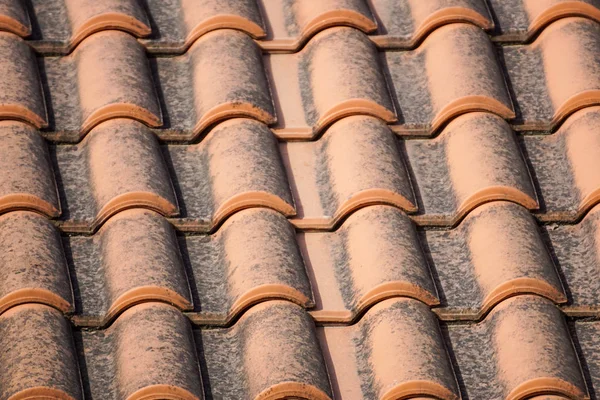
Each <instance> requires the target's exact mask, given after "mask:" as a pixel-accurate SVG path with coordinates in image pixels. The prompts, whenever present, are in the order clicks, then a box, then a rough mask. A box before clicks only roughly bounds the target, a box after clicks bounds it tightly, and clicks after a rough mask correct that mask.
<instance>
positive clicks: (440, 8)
mask: <svg viewBox="0 0 600 400" xmlns="http://www.w3.org/2000/svg"><path fill="white" fill-rule="evenodd" d="M370 4H371V5H372V9H373V12H374V14H375V16H376V19H377V25H378V28H377V32H376V33H375V34H374V35H373V36H371V39H372V40H373V41H374V42H375V43H376V44H377V46H379V47H382V48H412V47H415V46H416V45H417V44H418V43H419V42H421V41H422V40H423V39H424V38H425V37H427V35H429V34H430V33H431V32H433V31H434V30H435V29H437V28H439V27H440V26H443V25H446V24H449V23H454V22H470V23H472V24H474V25H476V26H478V27H480V28H481V29H484V30H490V29H492V28H493V27H494V22H493V19H492V16H491V15H490V11H489V10H488V8H487V6H486V3H485V1H484V0H450V1H447V0H433V1H420V0H370Z"/></svg>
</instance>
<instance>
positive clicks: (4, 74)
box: [0, 32, 48, 128]
mask: <svg viewBox="0 0 600 400" xmlns="http://www.w3.org/2000/svg"><path fill="white" fill-rule="evenodd" d="M0 49H1V51H2V54H3V55H4V56H3V57H0V93H2V95H1V96H0V118H2V119H18V120H22V121H25V122H29V123H30V124H32V125H33V126H35V127H36V128H43V127H46V126H47V125H48V121H47V116H46V106H45V103H44V95H43V93H42V85H41V83H40V76H39V73H38V69H37V60H36V58H35V55H34V54H33V51H32V50H31V48H30V47H29V46H28V45H27V43H25V41H23V40H22V39H21V38H19V37H18V36H15V35H14V34H12V33H7V32H0Z"/></svg>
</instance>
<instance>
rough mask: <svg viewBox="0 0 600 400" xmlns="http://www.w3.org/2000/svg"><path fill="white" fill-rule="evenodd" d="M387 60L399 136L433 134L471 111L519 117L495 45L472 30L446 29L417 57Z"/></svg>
mask: <svg viewBox="0 0 600 400" xmlns="http://www.w3.org/2000/svg"><path fill="white" fill-rule="evenodd" d="M464 48H468V49H469V51H464V50H463V49H464ZM384 54H385V60H386V63H387V67H388V68H389V75H390V77H391V79H390V82H389V83H390V86H391V90H392V93H394V97H395V100H396V102H397V103H398V106H399V110H400V112H401V114H402V119H401V120H400V123H399V124H398V126H396V127H394V129H396V130H397V131H398V132H401V133H410V132H413V133H419V134H432V133H434V132H436V131H437V130H438V129H440V127H441V126H442V125H444V124H445V123H447V122H449V121H450V120H451V119H452V118H454V117H456V116H457V115H459V114H462V113H465V112H469V111H489V112H492V113H495V114H497V115H499V116H500V117H502V118H506V119H511V118H513V117H514V116H515V113H514V111H513V106H512V103H511V99H510V96H509V94H508V91H507V88H506V85H505V82H504V77H503V75H502V72H501V69H500V67H499V64H498V60H497V58H496V54H495V51H494V49H493V47H492V44H491V42H490V40H489V39H488V37H487V36H486V35H485V33H484V32H483V31H482V30H481V29H479V28H477V27H475V26H473V25H470V24H451V25H446V26H443V27H441V28H438V29H436V30H435V31H434V32H433V33H432V34H431V35H429V36H428V37H427V39H425V41H424V42H423V43H422V44H421V45H420V46H419V48H417V49H416V50H414V51H410V52H393V51H390V52H386V53H384Z"/></svg>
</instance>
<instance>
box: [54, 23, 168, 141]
mask: <svg viewBox="0 0 600 400" xmlns="http://www.w3.org/2000/svg"><path fill="white" fill-rule="evenodd" d="M44 70H45V76H46V78H47V81H48V91H49V94H50V95H49V107H51V108H52V110H53V113H52V117H53V119H54V121H53V129H52V132H51V133H49V136H50V137H51V138H53V139H59V140H64V139H71V140H72V139H75V140H77V139H79V138H81V137H82V136H84V135H85V134H87V133H88V132H89V131H90V130H91V129H92V128H93V127H94V126H96V125H98V124H99V123H100V122H103V121H106V120H108V119H112V118H118V117H126V118H132V119H137V120H139V121H142V122H144V123H145V124H147V125H149V126H160V125H161V124H162V120H161V110H160V106H159V101H158V99H157V97H156V93H155V90H154V85H153V83H152V77H151V74H150V68H149V65H148V60H147V59H146V55H145V53H144V50H143V48H142V47H141V46H140V45H139V44H138V43H137V42H136V41H135V39H134V38H133V37H132V36H131V35H128V34H126V33H123V32H118V31H106V32H100V33H96V34H94V35H92V36H90V37H88V38H87V39H85V40H84V41H83V42H81V44H80V45H79V46H78V47H77V49H76V50H75V51H74V52H73V53H72V54H71V55H69V56H65V57H46V58H45V59H44ZM65 78H67V79H65Z"/></svg>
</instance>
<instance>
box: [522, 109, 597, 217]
mask: <svg viewBox="0 0 600 400" xmlns="http://www.w3.org/2000/svg"><path fill="white" fill-rule="evenodd" d="M599 124H600V107H587V108H584V109H582V110H580V111H577V112H575V113H574V114H573V115H571V116H570V117H569V118H568V119H567V120H566V121H565V123H564V124H562V125H561V127H560V128H559V129H558V131H557V132H556V133H554V134H553V135H528V136H525V137H524V138H523V140H522V143H523V148H524V150H525V152H526V154H527V158H528V160H529V162H530V164H531V166H532V170H533V171H534V172H535V177H536V181H537V184H538V185H539V188H540V193H541V194H542V200H543V211H544V212H543V213H541V214H540V215H539V218H540V219H541V220H550V221H575V220H578V219H580V218H581V217H582V216H583V215H584V214H585V213H586V212H587V211H588V210H590V209H591V208H592V207H593V206H594V205H595V204H597V203H598V202H599V201H600V130H599V129H598V125H599Z"/></svg>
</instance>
